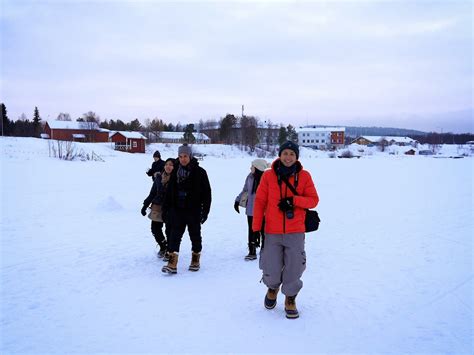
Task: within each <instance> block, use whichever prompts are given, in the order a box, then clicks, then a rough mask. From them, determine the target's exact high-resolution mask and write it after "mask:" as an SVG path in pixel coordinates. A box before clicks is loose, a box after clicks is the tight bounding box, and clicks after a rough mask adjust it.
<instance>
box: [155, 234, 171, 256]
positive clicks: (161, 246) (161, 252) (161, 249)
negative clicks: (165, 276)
mask: <svg viewBox="0 0 474 355" xmlns="http://www.w3.org/2000/svg"><path fill="white" fill-rule="evenodd" d="M167 248H168V245H167V243H166V239H165V240H163V241H161V242H159V243H158V244H157V246H156V249H157V252H156V256H157V257H158V258H160V259H161V258H163V257H164V256H165V254H166V249H167Z"/></svg>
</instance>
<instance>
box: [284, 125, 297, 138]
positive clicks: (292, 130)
mask: <svg viewBox="0 0 474 355" xmlns="http://www.w3.org/2000/svg"><path fill="white" fill-rule="evenodd" d="M286 132H287V138H288V140H289V141H292V142H294V143H298V133H296V129H295V127H293V126H292V125H291V124H289V125H288V127H286Z"/></svg>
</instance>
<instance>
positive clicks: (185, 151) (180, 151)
mask: <svg viewBox="0 0 474 355" xmlns="http://www.w3.org/2000/svg"><path fill="white" fill-rule="evenodd" d="M180 154H187V155H189V157H192V156H193V150H192V149H191V147H190V146H189V145H187V144H183V145H182V146H180V147H179V148H178V155H180Z"/></svg>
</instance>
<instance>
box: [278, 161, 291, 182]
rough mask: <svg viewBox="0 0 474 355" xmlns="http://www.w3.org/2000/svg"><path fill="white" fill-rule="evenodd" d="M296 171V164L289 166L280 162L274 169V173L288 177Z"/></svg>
mask: <svg viewBox="0 0 474 355" xmlns="http://www.w3.org/2000/svg"><path fill="white" fill-rule="evenodd" d="M295 172H296V164H293V165H292V166H290V167H287V166H285V165H283V164H282V163H280V164H279V166H278V167H277V169H276V173H277V175H278V176H279V177H286V178H289V177H290V176H291V175H292V174H294V173H295Z"/></svg>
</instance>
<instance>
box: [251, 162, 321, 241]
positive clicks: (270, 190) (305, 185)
mask: <svg viewBox="0 0 474 355" xmlns="http://www.w3.org/2000/svg"><path fill="white" fill-rule="evenodd" d="M279 164H280V159H279V158H278V159H277V160H275V161H274V162H273V164H272V168H271V169H270V170H267V171H265V173H264V174H263V176H262V179H261V180H260V184H259V185H258V189H257V195H256V197H255V204H254V212H253V223H252V229H253V230H254V231H258V230H260V228H261V226H262V220H263V218H264V217H265V233H267V234H286V233H304V232H305V225H304V220H305V216H306V213H305V209H307V208H313V207H316V205H317V204H318V202H319V196H318V193H317V192H316V188H315V187H314V183H313V179H312V178H311V175H310V173H309V172H308V171H306V170H303V166H302V165H301V163H300V162H299V161H297V162H296V163H295V164H297V166H296V175H297V180H298V184H297V186H296V191H297V192H298V196H295V195H294V194H293V193H292V192H291V190H290V189H289V188H288V186H287V184H286V183H285V182H284V181H282V180H280V183H278V176H277V173H276V169H277V167H278V166H279ZM289 182H290V184H291V185H292V186H295V174H293V175H291V176H290V178H289ZM291 196H293V205H294V206H295V208H294V217H293V218H291V219H288V218H287V217H286V214H285V213H284V212H282V211H281V210H280V209H279V208H278V203H279V202H280V199H281V198H285V197H291Z"/></svg>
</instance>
